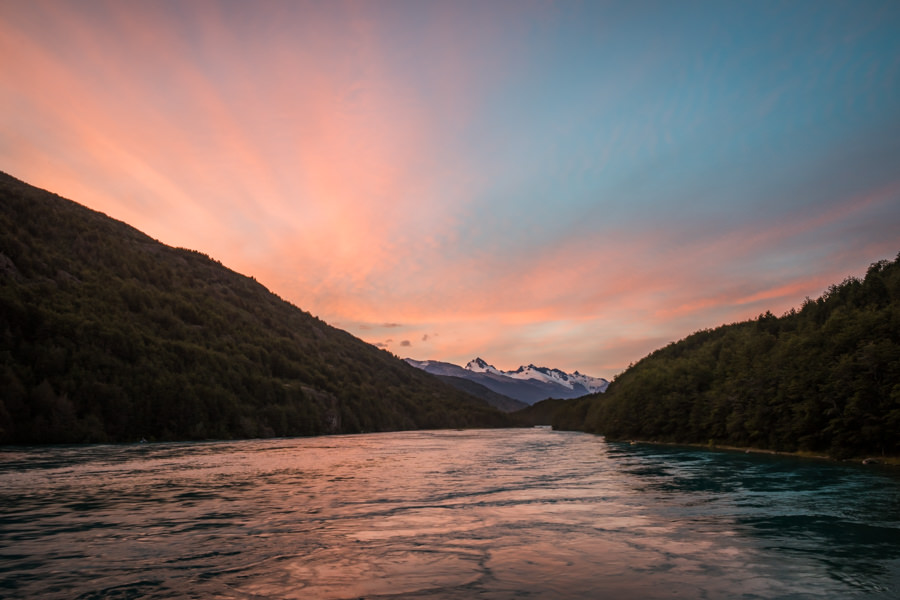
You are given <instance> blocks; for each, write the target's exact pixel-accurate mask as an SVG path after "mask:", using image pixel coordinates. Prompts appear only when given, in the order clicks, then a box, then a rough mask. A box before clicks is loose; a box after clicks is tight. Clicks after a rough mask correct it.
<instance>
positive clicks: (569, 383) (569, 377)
mask: <svg viewBox="0 0 900 600" xmlns="http://www.w3.org/2000/svg"><path fill="white" fill-rule="evenodd" d="M466 369H467V370H469V371H472V372H473V373H493V374H495V375H501V376H503V377H510V378H512V379H520V380H526V381H527V380H531V379H533V380H537V381H542V382H544V383H552V384H556V385H561V386H563V387H565V388H567V389H570V390H574V389H575V388H576V386H580V387H582V388H584V389H585V390H587V392H588V393H591V394H595V393H597V392H605V391H606V387H607V386H608V385H609V382H608V381H607V380H605V379H603V378H602V377H591V376H589V375H582V374H581V373H579V372H578V371H575V372H574V373H571V374H570V373H566V372H565V371H561V370H559V369H549V368H547V367H538V366H535V365H534V364H529V365H528V366H527V367H526V366H521V367H519V368H518V369H516V370H515V371H501V370H500V369H498V368H496V367H494V366H493V365H490V364H488V363H487V362H486V361H485V360H484V359H482V358H481V357H478V358H475V359H473V360H470V361H469V364H467V365H466Z"/></svg>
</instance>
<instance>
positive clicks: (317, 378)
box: [0, 174, 506, 443]
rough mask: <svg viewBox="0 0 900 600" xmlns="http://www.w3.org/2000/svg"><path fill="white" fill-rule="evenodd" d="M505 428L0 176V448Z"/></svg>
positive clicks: (343, 339)
mask: <svg viewBox="0 0 900 600" xmlns="http://www.w3.org/2000/svg"><path fill="white" fill-rule="evenodd" d="M505 423H506V417H505V416H503V415H502V414H500V413H499V412H498V411H496V410H495V409H493V408H491V407H489V406H487V405H486V404H485V403H483V402H482V401H480V400H478V399H475V398H473V397H472V396H470V395H468V394H466V393H464V392H461V391H459V390H456V389H454V388H453V387H451V386H449V385H446V384H444V383H442V382H440V381H438V380H437V379H436V378H434V377H432V376H431V375H429V374H427V373H424V372H422V371H420V370H418V369H415V368H413V367H411V366H409V365H407V364H406V363H404V362H403V361H401V360H399V359H397V358H395V357H393V356H392V355H390V354H389V353H387V352H384V351H382V350H378V349H377V348H375V347H373V346H371V345H369V344H367V343H365V342H363V341H361V340H359V339H357V338H354V337H353V336H351V335H350V334H348V333H346V332H343V331H340V330H338V329H335V328H333V327H330V326H328V325H327V324H325V323H324V322H322V321H320V320H319V319H317V318H315V317H313V316H311V315H309V314H308V313H305V312H303V311H301V310H299V309H298V308H296V307H294V306H292V305H291V304H289V303H287V302H285V301H283V300H281V299H280V298H278V297H277V296H275V295H273V294H271V293H270V292H269V291H268V290H266V289H265V288H264V287H263V286H262V285H260V284H259V283H257V282H256V281H254V280H253V279H251V278H248V277H244V276H242V275H239V274H237V273H234V272H233V271H230V270H229V269H227V268H225V267H223V266H222V265H221V264H220V263H218V262H216V261H214V260H212V259H210V258H209V257H207V256H205V255H202V254H199V253H197V252H192V251H189V250H183V249H175V248H171V247H168V246H165V245H163V244H161V243H159V242H156V241H154V240H153V239H151V238H149V237H147V236H146V235H144V234H142V233H140V232H139V231H137V230H136V229H134V228H132V227H130V226H128V225H126V224H124V223H121V222H118V221H115V220H113V219H110V218H108V217H106V216H105V215H103V214H100V213H97V212H94V211H91V210H89V209H87V208H85V207H82V206H80V205H78V204H76V203H74V202H71V201H68V200H65V199H63V198H60V197H59V196H56V195H54V194H50V193H48V192H45V191H42V190H39V189H37V188H34V187H32V186H29V185H26V184H24V183H22V182H20V181H18V180H16V179H14V178H12V177H9V176H8V175H5V174H0V443H44V442H87V441H93V442H97V441H135V440H139V439H141V438H146V439H202V438H237V437H256V436H285V435H312V434H320V433H336V432H359V431H378V430H392V429H411V428H435V427H463V426H490V425H501V424H505Z"/></svg>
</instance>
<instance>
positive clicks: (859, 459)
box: [603, 436, 900, 468]
mask: <svg viewBox="0 0 900 600" xmlns="http://www.w3.org/2000/svg"><path fill="white" fill-rule="evenodd" d="M603 438H604V439H605V440H607V441H609V442H615V443H619V444H651V445H655V446H681V447H684V448H696V449H698V450H716V451H724V452H743V453H745V454H771V455H774V456H785V457H793V458H809V459H814V460H825V461H829V462H835V463H851V464H862V465H866V466H869V465H879V466H886V467H894V468H900V456H877V455H875V456H872V455H868V456H853V457H850V458H834V457H833V456H829V455H827V454H819V453H816V452H809V451H804V450H798V451H794V452H787V451H784V450H769V449H767V448H754V447H750V446H728V445H723V444H697V443H690V442H661V441H654V440H625V439H612V438H607V437H606V436H603Z"/></svg>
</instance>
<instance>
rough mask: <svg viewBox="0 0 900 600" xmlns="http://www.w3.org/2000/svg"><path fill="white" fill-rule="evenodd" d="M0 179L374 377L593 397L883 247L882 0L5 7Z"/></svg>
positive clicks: (899, 241)
mask: <svg viewBox="0 0 900 600" xmlns="http://www.w3.org/2000/svg"><path fill="white" fill-rule="evenodd" d="M0 170H2V171H5V172H7V173H9V174H11V175H13V176H15V177H17V178H19V179H22V180H24V181H26V182H28V183H31V184H33V185H36V186H38V187H42V188H45V189H48V190H50V191H53V192H56V193H58V194H60V195H61V196H64V197H66V198H70V199H72V200H75V201H76V202H79V203H81V204H84V205H86V206H88V207H90V208H93V209H95V210H99V211H101V212H104V213H106V214H107V215H109V216H111V217H114V218H116V219H119V220H122V221H125V222H127V223H129V224H131V225H133V226H135V227H136V228H138V229H140V230H141V231H143V232H145V233H147V234H148V235H150V236H152V237H154V238H156V239H158V240H159V241H161V242H163V243H166V244H169V245H172V246H180V247H186V248H191V249H194V250H199V251H201V252H204V253H206V254H209V255H210V256H212V257H214V258H216V259H218V260H220V261H222V262H223V263H224V264H225V265H226V266H228V267H230V268H232V269H233V270H235V271H238V272H240V273H243V274H246V275H252V276H254V277H255V278H256V279H257V280H258V281H260V282H261V283H263V284H264V285H265V286H266V287H268V288H269V289H270V290H271V291H273V292H275V293H277V294H278V295H280V296H281V297H282V298H285V299H286V300H288V301H290V302H292V303H293V304H295V305H297V306H298V307H300V308H302V309H303V310H306V311H309V312H311V313H312V314H314V315H316V316H318V317H320V318H321V319H323V320H325V321H326V322H328V323H330V324H332V325H334V326H336V327H340V328H342V329H345V330H347V331H349V332H351V333H353V334H354V335H356V336H358V337H360V338H362V339H364V340H366V341H368V342H370V343H373V344H376V345H378V346H380V347H382V348H385V349H386V350H388V351H390V352H392V353H394V354H396V355H398V356H400V357H411V358H416V359H420V360H426V359H432V360H442V361H448V362H453V363H456V364H465V363H466V362H468V361H469V360H470V359H472V358H474V357H476V356H481V357H483V358H484V359H485V360H487V361H488V362H490V363H492V364H494V365H495V366H496V367H498V368H501V369H515V368H517V367H518V366H519V365H522V364H525V365H527V364H529V363H534V364H537V365H541V366H548V367H555V368H561V369H564V370H568V371H574V370H579V371H580V372H582V373H587V374H589V375H594V376H602V377H607V378H612V376H614V375H616V374H617V373H619V372H621V371H622V370H623V369H625V368H626V367H627V366H628V365H629V364H630V363H633V362H636V361H637V360H639V359H640V358H642V357H643V356H645V355H646V354H648V353H649V352H651V351H652V350H654V349H656V348H658V347H661V346H664V345H666V344H668V343H669V342H672V341H676V340H678V339H681V338H684V337H685V336H687V335H689V334H690V333H692V332H694V331H697V330H700V329H706V328H711V327H716V326H718V325H721V324H724V323H731V322H735V321H740V320H745V319H748V318H754V317H756V316H757V315H759V314H761V313H764V312H765V311H772V312H773V313H775V314H782V313H784V312H785V311H787V310H789V309H790V308H792V307H799V306H800V305H801V304H802V303H803V301H804V299H805V298H806V297H811V298H816V297H818V296H820V295H821V294H822V293H823V292H824V291H825V290H826V289H827V287H828V286H829V285H831V284H834V283H839V282H841V281H842V280H843V279H845V278H846V277H848V276H863V275H864V274H865V271H866V268H867V267H868V265H869V264H870V263H872V262H875V261H877V260H882V259H893V258H895V257H896V256H897V254H898V252H900V3H898V2H896V0H887V1H876V0H858V1H854V2H830V1H827V0H815V1H803V0H794V1H791V2H765V1H749V0H748V1H746V2H737V1H729V0H716V1H713V2H692V1H689V0H678V1H668V0H667V1H662V2H645V1H640V0H637V1H625V2H605V1H600V0H598V1H590V2H550V1H541V2H527V1H524V0H523V1H519V0H516V1H510V2H506V1H501V0H479V1H476V2H466V1H462V0H453V1H445V2H437V1H428V0H416V1H410V2H406V1H399V0H366V1H361V2H339V1H331V0H328V1H321V2H302V1H293V0H292V1H286V2H276V1H267V0H261V1H257V2H242V1H221V2H213V1H206V0H191V1H189V2H186V1H183V0H177V1H168V0H147V1H141V0H128V1H122V0H115V1H110V2H99V1H95V0H72V1H56V2H47V1H42V0H29V1H28V2H23V1H21V0H0Z"/></svg>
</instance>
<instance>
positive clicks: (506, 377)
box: [405, 357, 609, 405]
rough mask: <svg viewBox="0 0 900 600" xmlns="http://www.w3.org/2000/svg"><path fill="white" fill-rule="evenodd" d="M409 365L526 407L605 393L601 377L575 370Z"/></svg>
mask: <svg viewBox="0 0 900 600" xmlns="http://www.w3.org/2000/svg"><path fill="white" fill-rule="evenodd" d="M405 360H406V362H408V363H409V364H411V365H412V366H414V367H416V368H419V369H422V370H423V371H426V372H428V373H431V374H432V375H440V376H445V377H446V376H449V377H458V378H462V379H466V380H469V381H473V382H475V383H478V384H480V385H482V386H484V387H486V388H488V389H489V390H492V391H494V392H496V393H498V394H503V395H504V396H508V397H509V398H513V399H515V400H518V401H520V402H524V403H526V404H529V405H530V404H534V403H535V402H540V401H541V400H546V399H547V398H562V399H569V398H580V397H581V396H586V395H588V394H595V393H601V392H605V391H606V388H607V386H608V385H609V382H608V381H607V380H606V379H603V378H602V377H591V376H589V375H583V374H581V373H579V372H578V371H575V372H574V373H566V372H565V371H562V370H560V369H551V368H547V367H536V366H535V365H533V364H529V365H528V366H520V367H519V368H518V369H516V370H515V371H501V370H500V369H498V368H496V367H494V366H493V365H491V364H489V363H487V362H486V361H485V360H484V359H482V358H481V357H478V358H474V359H472V360H471V361H469V362H468V364H466V366H465V367H460V366H459V365H454V364H452V363H446V362H440V361H436V360H423V361H420V360H414V359H411V358H407V359H405Z"/></svg>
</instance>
